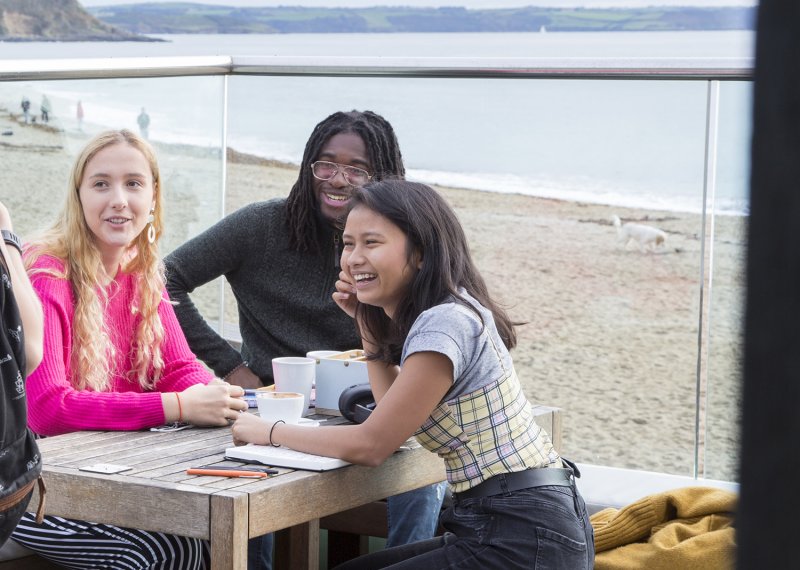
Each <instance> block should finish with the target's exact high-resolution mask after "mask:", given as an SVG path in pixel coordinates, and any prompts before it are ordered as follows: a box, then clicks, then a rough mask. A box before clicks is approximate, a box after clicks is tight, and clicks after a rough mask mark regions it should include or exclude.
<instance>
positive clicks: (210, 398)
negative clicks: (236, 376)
mask: <svg viewBox="0 0 800 570" xmlns="http://www.w3.org/2000/svg"><path fill="white" fill-rule="evenodd" d="M180 396H181V398H180V400H181V408H182V412H183V420H184V421H185V422H188V423H190V424H194V425H198V426H224V425H227V424H228V420H235V419H236V418H237V417H238V416H239V413H240V412H243V411H245V410H247V402H245V401H244V398H243V396H244V389H243V388H241V387H239V386H231V385H230V384H228V383H227V382H225V381H223V380H219V379H214V380H212V381H211V382H209V383H208V384H207V385H206V384H195V385H194V386H190V387H189V388H186V390H184V391H183V392H181V394H180Z"/></svg>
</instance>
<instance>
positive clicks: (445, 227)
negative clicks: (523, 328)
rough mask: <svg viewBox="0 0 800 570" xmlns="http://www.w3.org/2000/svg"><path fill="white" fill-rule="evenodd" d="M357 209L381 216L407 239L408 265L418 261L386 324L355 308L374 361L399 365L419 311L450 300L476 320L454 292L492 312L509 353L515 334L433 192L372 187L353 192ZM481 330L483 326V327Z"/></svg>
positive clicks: (410, 186) (401, 185)
mask: <svg viewBox="0 0 800 570" xmlns="http://www.w3.org/2000/svg"><path fill="white" fill-rule="evenodd" d="M359 205H362V206H364V207H366V208H369V209H370V210H372V211H373V212H376V213H377V214H380V215H381V216H383V217H385V218H386V219H388V220H389V221H390V222H392V223H393V224H395V225H396V226H397V227H399V228H400V229H401V230H402V231H403V233H404V234H405V235H406V239H407V240H408V244H407V252H406V253H407V259H408V260H409V262H412V261H414V260H418V259H420V258H421V259H422V264H421V267H420V269H419V270H418V271H417V273H416V275H415V276H414V278H413V279H412V281H411V284H410V286H409V288H408V290H407V291H406V294H405V296H404V297H403V298H402V299H401V300H400V302H399V303H398V305H397V309H396V310H395V312H394V315H393V318H392V319H391V320H390V319H389V318H388V317H387V316H386V313H385V312H384V311H383V309H381V308H379V307H374V306H371V305H365V304H362V303H359V305H358V306H357V308H356V311H357V317H358V318H357V319H356V321H357V322H361V323H362V325H363V326H364V327H365V328H366V331H365V332H367V333H368V335H369V336H370V338H372V339H374V340H375V342H376V344H377V345H378V347H379V351H378V353H377V354H374V355H371V356H372V357H373V358H375V359H377V360H381V361H384V362H390V363H393V364H399V362H400V356H401V352H402V348H403V343H404V342H405V339H406V337H407V336H408V332H409V330H410V329H411V325H413V324H414V321H415V320H416V318H417V317H418V316H419V315H420V313H422V312H423V311H425V310H427V309H430V308H431V307H434V306H436V305H439V304H441V303H443V302H445V301H447V300H448V299H450V298H454V299H455V300H456V302H458V303H461V304H462V305H464V306H466V307H468V308H470V309H471V310H473V311H474V312H475V314H476V315H477V316H478V318H480V319H481V322H483V319H482V318H481V315H480V314H479V313H478V312H477V310H475V308H474V307H473V306H472V305H471V304H470V303H469V302H468V301H467V300H466V299H464V298H463V297H462V296H461V294H460V293H459V288H461V287H463V288H464V290H465V291H466V292H467V293H469V294H470V295H471V296H472V297H473V298H475V299H476V300H477V301H478V302H479V303H480V304H481V305H483V306H484V307H486V308H487V309H489V310H490V311H491V312H492V315H493V316H494V321H495V325H496V326H497V331H498V332H499V333H500V338H501V339H502V340H503V343H504V344H505V345H506V347H507V348H509V349H511V348H514V346H516V344H517V335H516V332H515V331H514V326H515V324H517V323H514V322H512V321H511V319H510V318H509V317H508V315H507V314H506V312H505V310H504V309H503V308H502V307H500V306H499V305H498V304H497V303H495V302H494V301H493V300H492V298H491V297H490V295H489V291H488V289H487V288H486V282H485V281H484V280H483V277H481V275H480V273H479V272H478V269H477V268H476V267H475V263H474V262H473V261H472V256H471V255H470V252H469V246H468V244H467V238H466V236H465V235H464V230H463V228H462V227H461V223H460V222H459V221H458V217H457V216H456V214H455V212H454V211H453V209H452V208H451V207H450V206H449V205H448V204H447V202H445V200H444V198H442V197H441V196H440V195H439V193H438V192H436V191H435V190H434V189H433V188H431V187H430V186H426V185H425V184H418V183H415V182H408V181H405V180H383V181H380V182H372V183H370V184H367V185H366V186H364V187H363V188H359V189H357V190H356V191H355V192H354V193H353V197H352V198H351V200H350V209H351V210H352V208H355V207H357V206H359ZM484 325H485V323H484Z"/></svg>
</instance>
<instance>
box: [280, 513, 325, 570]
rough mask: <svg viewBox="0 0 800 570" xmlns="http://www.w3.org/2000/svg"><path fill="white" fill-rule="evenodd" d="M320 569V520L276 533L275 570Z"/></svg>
mask: <svg viewBox="0 0 800 570" xmlns="http://www.w3.org/2000/svg"><path fill="white" fill-rule="evenodd" d="M301 568H308V570H317V568H319V519H314V520H312V521H310V522H307V523H304V524H299V525H296V526H293V527H289V528H286V529H283V530H279V531H278V532H276V533H275V569H276V570H282V569H287V570H288V569H291V570H299V569H301Z"/></svg>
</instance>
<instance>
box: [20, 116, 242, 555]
mask: <svg viewBox="0 0 800 570" xmlns="http://www.w3.org/2000/svg"><path fill="white" fill-rule="evenodd" d="M163 208H164V199H163V189H162V188H161V179H160V175H159V169H158V164H157V162H156V158H155V154H154V152H153V149H152V148H151V147H150V145H149V144H147V142H145V141H144V140H142V139H141V138H140V137H138V136H137V135H136V134H135V133H132V132H130V131H127V130H122V131H107V132H105V133H101V134H99V135H97V136H96V137H94V138H93V139H92V140H91V141H89V143H88V144H87V145H86V146H85V147H84V148H83V150H82V151H81V153H80V154H79V156H78V158H77V160H76V161H75V164H74V166H73V169H72V175H71V177H70V185H69V188H68V192H67V197H66V200H65V203H64V206H63V208H62V210H61V213H60V214H59V216H58V217H57V219H56V221H55V223H54V224H53V225H52V226H51V227H50V229H49V230H47V231H45V232H44V233H43V234H42V235H41V236H39V237H38V238H36V239H35V240H33V241H32V242H31V243H30V244H29V246H28V249H27V250H26V260H25V261H26V265H27V267H28V274H29V275H30V277H31V281H32V283H33V287H34V289H35V290H36V293H37V294H38V296H39V298H40V299H41V302H42V306H43V310H44V317H45V319H44V322H45V326H46V328H45V333H44V358H43V360H42V363H41V364H40V365H39V367H38V368H37V369H36V371H34V372H33V373H32V374H31V375H30V377H29V378H28V383H27V390H28V395H29V398H28V423H29V426H30V427H31V429H33V431H34V432H36V433H38V434H40V435H46V436H47V435H58V434H63V433H70V432H74V431H79V430H139V429H144V428H150V427H155V426H158V425H160V424H163V423H165V422H168V423H172V422H185V423H190V424H194V425H207V426H224V425H227V423H228V421H229V420H230V419H232V418H234V417H235V416H237V415H238V414H239V413H240V412H241V411H243V410H245V409H246V408H247V403H246V402H245V401H244V399H243V395H244V391H243V390H242V389H241V388H240V387H238V386H230V385H229V384H227V383H226V382H223V381H221V380H219V379H215V378H214V377H213V375H212V374H210V373H209V372H208V371H207V370H206V369H205V367H204V366H203V365H202V364H201V363H200V362H199V361H198V360H197V358H196V357H195V356H194V355H193V354H192V353H191V351H190V350H189V347H188V345H187V344H186V339H185V337H184V336H183V333H182V331H181V328H180V325H179V324H178V322H177V319H176V318H175V313H174V311H173V308H172V304H171V303H170V301H169V298H168V297H167V295H166V291H165V288H164V280H163V267H162V263H161V260H160V257H159V255H158V238H159V236H160V234H161V233H162V230H163V221H162V217H163ZM132 309H134V310H132ZM12 538H13V539H14V540H15V541H16V542H18V543H20V544H22V545H24V546H26V547H27V548H29V549H31V550H33V551H35V552H36V553H38V554H40V555H41V556H43V557H44V558H47V559H48V560H51V561H54V562H56V563H58V564H60V565H63V566H66V567H69V568H87V569H88V568H115V569H123V568H124V569H130V568H134V569H140V570H145V569H152V568H160V569H165V570H166V569H172V570H200V569H203V568H207V567H208V562H209V552H208V543H207V542H206V541H202V540H200V539H195V538H190V537H182V536H175V535H166V534H162V533H158V532H149V531H142V530H137V529H130V528H118V527H115V526H113V525H104V524H93V523H90V522H84V521H77V520H70V519H64V518H62V517H57V516H45V517H44V520H43V522H42V523H41V524H39V523H37V522H36V520H35V517H34V516H33V514H32V513H26V514H25V515H24V516H23V517H22V520H21V521H20V523H19V525H18V526H17V529H16V530H15V531H14V534H13V535H12ZM87 552H91V555H87Z"/></svg>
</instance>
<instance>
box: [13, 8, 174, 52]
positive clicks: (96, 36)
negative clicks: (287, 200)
mask: <svg viewBox="0 0 800 570" xmlns="http://www.w3.org/2000/svg"><path fill="white" fill-rule="evenodd" d="M0 41H16V42H24V41H36V42H41V41H54V42H55V41H104V42H110V41H125V42H131V41H144V42H150V41H160V40H156V39H154V38H148V37H145V36H140V35H138V34H136V33H135V32H130V31H128V30H126V29H125V28H123V27H115V26H114V25H112V24H108V23H106V22H101V21H100V20H98V19H97V18H95V17H94V16H92V15H91V14H90V13H88V12H87V11H86V10H85V9H84V8H83V6H81V4H80V3H79V2H78V0H0Z"/></svg>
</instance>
